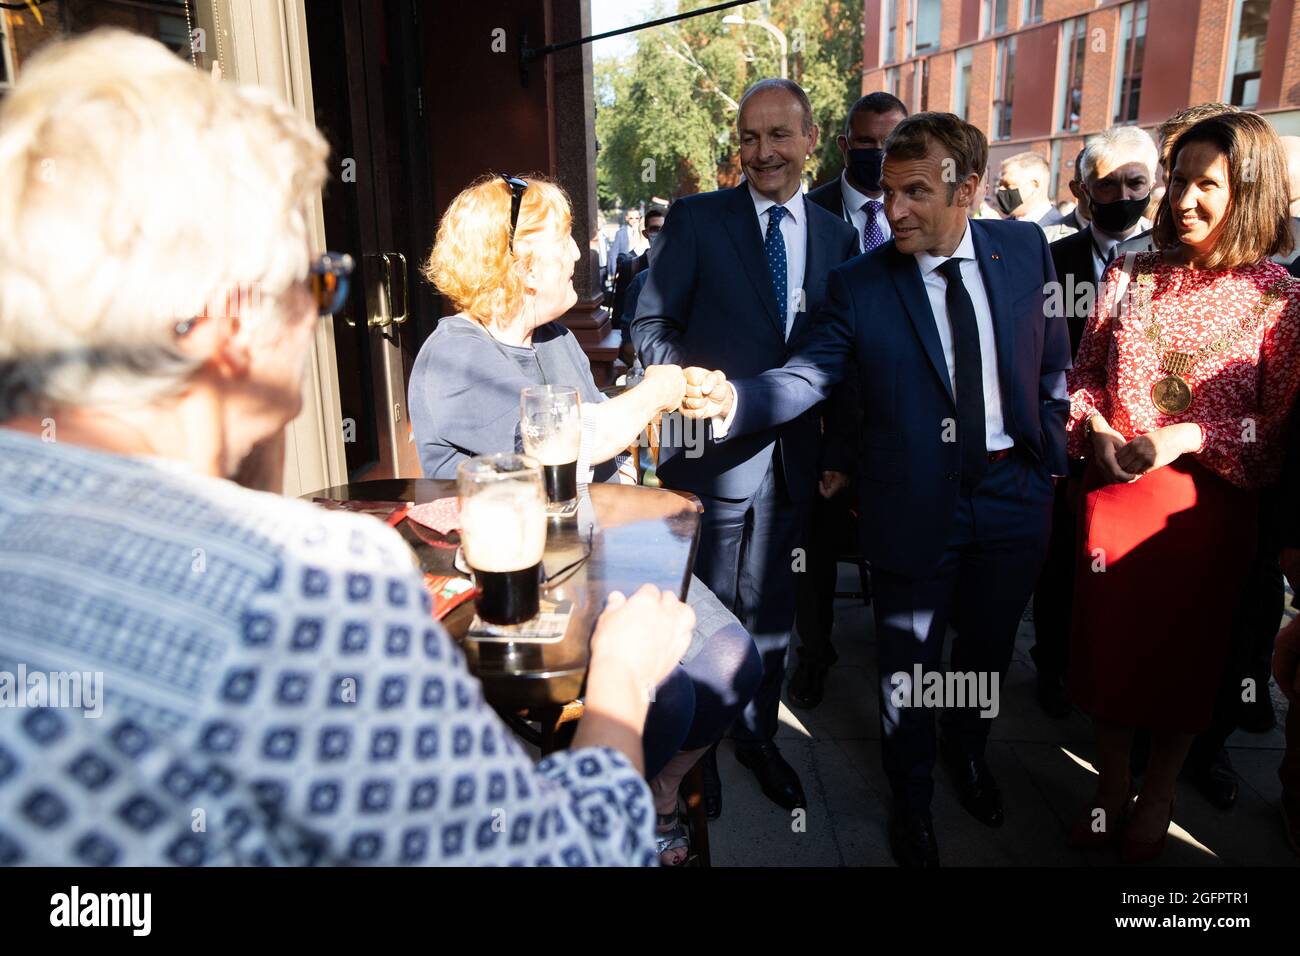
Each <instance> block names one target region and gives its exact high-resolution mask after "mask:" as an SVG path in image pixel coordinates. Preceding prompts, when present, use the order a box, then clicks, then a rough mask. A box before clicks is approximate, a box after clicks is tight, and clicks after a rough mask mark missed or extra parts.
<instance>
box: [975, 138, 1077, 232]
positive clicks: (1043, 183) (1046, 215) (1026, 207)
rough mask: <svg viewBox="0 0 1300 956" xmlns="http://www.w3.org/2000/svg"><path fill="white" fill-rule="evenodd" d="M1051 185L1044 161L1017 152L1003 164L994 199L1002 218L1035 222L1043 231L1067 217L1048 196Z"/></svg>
mask: <svg viewBox="0 0 1300 956" xmlns="http://www.w3.org/2000/svg"><path fill="white" fill-rule="evenodd" d="M1051 182H1052V167H1051V166H1049V165H1048V164H1047V160H1045V159H1044V158H1043V157H1042V156H1040V155H1039V154H1038V153H1035V152H1034V151H1033V150H1027V151H1026V152H1023V153H1016V154H1015V155H1014V156H1008V157H1007V158H1006V159H1004V160H1003V161H1002V168H1001V171H1000V172H999V174H998V186H997V190H996V191H995V192H994V193H993V199H994V201H995V202H996V203H997V207H998V209H999V210H1001V212H1002V215H1004V216H1006V217H1008V218H1010V219H1023V220H1025V221H1026V222H1036V223H1038V224H1039V225H1040V226H1042V227H1043V228H1044V229H1046V228H1047V227H1048V226H1055V225H1058V224H1059V223H1061V222H1063V221H1064V220H1065V219H1066V218H1067V217H1066V216H1063V215H1061V213H1060V211H1059V210H1058V209H1057V208H1056V207H1055V206H1054V205H1052V200H1051V198H1050V197H1049V196H1048V195H1047V190H1048V187H1049V186H1050V185H1051Z"/></svg>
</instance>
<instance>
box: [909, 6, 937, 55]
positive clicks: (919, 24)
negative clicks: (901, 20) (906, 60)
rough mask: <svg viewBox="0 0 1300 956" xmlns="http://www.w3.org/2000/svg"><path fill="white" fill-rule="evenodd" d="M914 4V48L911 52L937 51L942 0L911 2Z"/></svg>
mask: <svg viewBox="0 0 1300 956" xmlns="http://www.w3.org/2000/svg"><path fill="white" fill-rule="evenodd" d="M912 2H913V3H914V4H915V7H914V8H913V9H914V14H915V20H916V34H915V36H916V46H915V48H914V49H913V50H912V53H913V54H914V55H915V54H917V53H925V52H927V51H930V50H937V49H939V23H940V20H941V18H942V15H943V0H912Z"/></svg>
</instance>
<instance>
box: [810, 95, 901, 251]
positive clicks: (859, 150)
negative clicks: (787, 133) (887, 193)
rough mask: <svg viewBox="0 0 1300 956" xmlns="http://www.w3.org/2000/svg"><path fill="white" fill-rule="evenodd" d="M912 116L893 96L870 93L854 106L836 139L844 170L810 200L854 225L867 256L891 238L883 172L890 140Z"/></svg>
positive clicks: (816, 191) (859, 245)
mask: <svg viewBox="0 0 1300 956" xmlns="http://www.w3.org/2000/svg"><path fill="white" fill-rule="evenodd" d="M906 118H907V107H906V106H904V105H903V101H902V100H900V99H899V98H898V97H897V96H892V95H891V94H889V93H885V92H876V93H868V94H867V95H866V96H864V97H862V98H861V99H860V100H858V101H857V102H856V103H854V104H853V106H852V107H850V109H849V115H848V118H847V119H846V120H845V121H844V132H843V133H841V134H840V135H839V136H838V137H836V140H835V142H836V145H838V146H839V148H840V155H841V156H842V157H844V172H843V173H841V174H840V176H839V178H838V179H835V180H832V181H831V182H829V183H826V184H825V185H824V186H818V187H817V188H816V189H813V190H810V191H809V193H808V199H809V200H810V201H812V202H815V203H817V205H819V206H821V207H822V208H823V209H828V210H830V211H831V212H833V213H835V215H837V216H839V217H840V218H841V219H843V220H844V221H845V222H847V223H849V225H851V226H853V228H854V229H855V230H856V231H857V233H858V247H859V249H860V250H861V251H862V252H870V251H871V250H872V249H874V248H875V247H876V246H878V245H881V244H883V243H884V242H885V241H886V240H887V239H889V237H890V231H889V222H888V221H887V220H886V219H885V210H884V200H883V198H882V197H883V195H884V194H883V193H882V192H881V189H880V168H881V163H882V162H883V160H884V155H885V151H884V145H885V138H886V137H888V136H889V134H890V133H892V132H893V131H894V127H895V126H897V125H898V124H899V123H901V122H902V121H903V120H905V119H906Z"/></svg>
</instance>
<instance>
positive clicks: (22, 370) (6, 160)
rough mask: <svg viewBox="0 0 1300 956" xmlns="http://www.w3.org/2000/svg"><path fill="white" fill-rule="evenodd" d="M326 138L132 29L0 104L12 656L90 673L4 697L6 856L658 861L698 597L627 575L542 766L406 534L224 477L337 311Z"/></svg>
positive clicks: (1, 399)
mask: <svg viewBox="0 0 1300 956" xmlns="http://www.w3.org/2000/svg"><path fill="white" fill-rule="evenodd" d="M326 153H327V147H326V144H325V142H324V140H323V139H322V138H321V137H320V135H319V134H318V133H317V132H316V130H314V129H313V128H312V127H311V125H310V124H309V123H308V122H306V121H305V120H303V119H301V118H300V117H298V116H297V115H296V114H294V113H293V112H291V111H290V110H289V109H288V108H287V107H285V106H284V105H282V104H280V103H277V102H274V101H273V100H272V99H271V98H270V97H269V96H268V95H267V94H266V93H265V91H261V90H257V89H252V88H248V89H244V88H239V87H236V86H233V85H231V84H227V83H221V82H219V81H216V80H214V79H212V78H211V77H210V76H208V75H206V74H204V73H200V72H197V71H195V70H193V69H192V68H190V67H189V66H188V65H187V64H185V63H184V62H182V61H181V60H180V59H179V58H178V57H176V56H174V55H173V54H172V53H170V52H169V51H168V50H166V49H165V48H164V47H163V46H162V45H161V44H158V43H155V42H153V41H150V40H145V39H141V38H139V37H134V36H131V35H129V34H126V33H122V32H115V31H114V32H102V33H95V34H91V35H89V36H86V37H82V38H79V39H76V40H73V41H70V42H67V43H57V44H53V45H51V46H49V47H48V48H46V49H45V50H43V51H42V52H41V53H40V54H38V55H37V56H36V57H33V58H32V60H31V61H30V62H29V63H27V64H25V66H24V69H23V74H22V76H21V77H20V78H19V80H18V83H17V85H16V86H15V87H14V88H13V89H12V90H10V91H9V93H8V94H7V96H6V97H5V99H4V101H3V103H2V104H0V670H3V671H7V672H9V673H11V674H13V673H19V668H26V673H27V674H28V675H29V680H30V678H31V677H32V676H35V675H37V674H54V675H57V674H62V675H65V676H67V677H68V678H71V677H77V678H78V679H79V680H78V685H79V686H80V688H81V693H80V694H79V695H78V696H77V697H76V698H75V699H73V700H68V701H61V702H60V703H61V704H62V706H57V707H56V706H41V705H39V702H38V701H35V700H33V701H31V702H30V706H24V707H12V706H10V707H0V865H6V864H39V865H69V864H87V865H95V866H107V865H112V864H121V865H133V866H138V865H159V864H169V863H174V864H183V865H198V864H240V863H256V864H273V863H286V864H349V865H352V864H384V865H431V864H451V865H460V866H465V865H475V864H494V865H554V866H572V865H634V864H635V865H640V864H650V865H654V864H657V863H658V852H657V847H656V838H655V833H654V815H653V813H652V812H651V807H652V801H651V794H650V789H649V787H647V786H646V783H645V780H644V776H643V774H644V764H643V752H642V751H643V748H642V743H641V732H642V728H643V726H644V722H645V717H646V710H647V707H646V703H645V701H644V697H643V694H642V693H641V692H640V691H639V690H638V688H642V687H645V686H647V685H653V684H654V683H655V682H657V681H660V680H662V679H663V678H664V676H665V675H667V674H668V673H669V672H670V671H671V670H672V669H673V668H674V667H675V666H676V663H677V661H678V659H680V657H681V656H682V653H683V651H684V650H685V648H686V646H687V644H688V642H689V639H690V631H691V627H692V624H693V621H694V615H693V613H692V612H691V610H690V609H689V608H688V607H686V606H685V605H683V604H682V603H681V602H679V601H678V600H677V599H676V597H674V596H673V595H671V594H659V593H658V592H657V591H656V590H655V589H654V588H652V587H648V586H647V587H645V588H642V589H641V590H639V591H638V592H637V593H636V594H634V595H632V596H631V597H628V598H623V597H622V596H620V595H612V596H611V598H610V601H609V607H608V608H607V609H606V611H605V613H604V614H602V615H601V617H600V619H599V621H598V623H597V626H596V633H595V635H594V637H593V638H592V649H591V669H590V673H589V676H588V683H587V698H586V700H587V715H586V716H585V717H584V718H583V720H582V723H581V725H580V726H579V728H578V731H577V735H576V736H575V738H574V741H573V746H572V748H571V749H570V750H568V751H566V752H563V753H558V754H554V755H552V756H550V757H548V758H546V759H545V760H543V761H542V762H541V763H538V764H536V765H534V764H533V762H532V760H530V759H529V757H528V755H527V754H526V753H525V752H524V750H523V748H522V747H521V746H520V745H519V744H518V742H517V741H516V740H515V738H514V736H513V735H512V734H511V733H510V731H509V730H508V729H507V728H506V726H505V725H504V724H503V723H502V722H501V720H500V719H499V718H498V717H497V716H496V714H495V713H494V712H493V711H492V709H491V708H490V707H488V706H487V705H486V704H485V702H484V700H483V694H482V690H481V688H480V686H479V683H478V681H477V680H476V679H475V678H474V677H473V676H472V675H471V674H470V673H469V672H468V671H467V670H466V667H465V660H464V657H463V656H462V655H461V653H460V651H459V649H458V648H457V647H456V645H455V644H454V643H453V642H452V641H451V640H450V639H449V638H448V637H447V634H446V633H445V632H444V631H443V629H442V627H441V626H440V625H439V624H438V623H437V622H436V621H435V620H433V619H432V617H431V615H430V601H429V599H428V596H427V595H426V594H425V591H424V589H423V585H422V581H421V577H420V574H419V571H418V569H417V568H416V566H415V563H414V558H413V555H412V554H411V552H410V550H409V549H408V548H407V547H406V546H405V544H404V543H403V541H402V540H401V538H400V537H399V536H398V535H397V533H396V532H395V531H393V530H392V529H391V528H388V527H385V526H384V525H383V524H382V523H381V522H378V521H375V520H373V519H372V518H368V517H365V516H362V515H353V514H343V513H337V512H327V511H324V510H322V509H320V508H317V507H314V506H313V505H310V504H308V503H307V502H304V501H294V500H289V499H285V498H282V497H280V496H278V495H272V494H266V493H261V492H256V491H251V490H249V489H247V488H242V487H239V486H238V485H236V484H234V483H233V482H231V481H229V480H227V476H229V475H231V474H233V473H234V472H235V469H236V467H237V466H238V465H239V464H240V462H241V460H243V459H244V458H245V456H246V455H248V453H249V450H250V449H252V448H253V447H254V446H255V445H257V444H258V443H259V442H263V441H264V440H266V439H267V438H268V437H271V436H275V435H277V434H279V433H280V432H281V431H282V429H283V428H284V426H285V424H286V423H287V422H289V421H290V420H291V419H292V418H293V417H294V416H295V415H297V414H298V411H299V409H300V407H301V403H302V390H303V372H304V370H305V368H306V364H307V361H308V358H309V356H310V349H311V342H312V339H313V336H314V334H315V331H316V328H317V325H318V323H319V322H320V321H321V313H323V312H328V311H330V309H331V308H333V307H336V305H337V303H336V302H333V301H331V299H332V298H334V296H332V295H328V294H326V293H328V292H329V291H330V289H331V288H332V283H331V282H330V281H328V280H326V279H325V277H326V276H330V277H332V278H333V279H342V278H344V277H345V272H346V270H345V269H341V268H340V265H339V259H338V258H337V257H335V258H323V259H317V260H315V262H314V261H313V257H312V256H311V254H310V251H309V245H308V242H309V238H310V236H311V233H312V230H311V228H310V226H309V223H310V221H311V219H310V217H309V213H308V210H309V209H310V203H311V202H312V200H313V197H314V196H316V195H317V193H318V191H319V189H320V186H321V183H322V182H323V180H324V179H325V175H326V166H325V158H326ZM313 279H319V280H321V281H318V282H315V283H314V282H313V281H312V280H313ZM253 292H256V293H257V294H255V295H254V294H250V293H253ZM229 301H239V302H241V303H243V305H241V307H240V308H239V310H238V314H234V313H233V312H232V311H231V310H230V309H228V308H227V302H229ZM96 675H99V677H102V681H100V680H99V677H97V676H96ZM67 684H68V685H69V686H71V681H70V680H69V681H68V682H67ZM49 703H51V704H52V703H53V701H50V702H49ZM88 718H89V719H88ZM196 808H199V809H202V811H203V824H204V825H203V826H202V827H198V826H196V825H195V824H196V823H197V822H198V817H197V816H196V814H197V812H198V810H197V809H196Z"/></svg>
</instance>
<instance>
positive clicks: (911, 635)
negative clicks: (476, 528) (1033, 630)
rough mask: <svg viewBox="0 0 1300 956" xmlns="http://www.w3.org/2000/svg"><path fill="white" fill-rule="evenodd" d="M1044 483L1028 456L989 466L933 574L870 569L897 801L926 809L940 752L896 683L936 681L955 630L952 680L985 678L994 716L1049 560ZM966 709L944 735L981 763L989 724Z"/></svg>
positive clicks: (967, 493)
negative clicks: (918, 676) (920, 678)
mask: <svg viewBox="0 0 1300 956" xmlns="http://www.w3.org/2000/svg"><path fill="white" fill-rule="evenodd" d="M1050 483H1051V479H1050V478H1049V477H1048V476H1047V474H1046V472H1045V471H1044V470H1043V469H1042V467H1041V466H1040V465H1039V464H1038V463H1037V462H1035V461H1033V460H1032V458H1030V457H1029V456H1028V455H1026V454H1024V453H1020V452H1015V453H1013V454H1011V455H1009V456H1008V457H1006V458H1004V459H1002V460H1001V461H998V462H994V463H991V464H990V465H989V466H988V471H987V472H986V473H985V475H984V476H983V478H982V479H981V480H980V481H979V483H978V484H977V485H976V486H975V487H974V488H973V489H965V488H964V489H963V490H962V491H961V493H960V494H959V495H958V500H957V507H956V513H955V515H954V519H953V526H952V531H951V532H950V534H949V537H948V541H947V542H946V544H945V547H944V550H943V555H942V557H941V558H940V559H939V563H938V565H937V566H936V567H935V568H934V569H933V571H931V572H930V573H929V574H927V575H925V576H924V577H911V576H907V575H902V574H896V573H892V572H888V571H883V570H880V569H878V568H875V567H874V566H873V571H872V598H873V604H874V608H875V619H876V647H877V658H878V663H879V668H880V721H881V738H882V751H883V755H884V764H885V773H886V774H887V775H888V777H889V781H890V785H891V787H892V789H893V791H894V798H895V800H896V801H900V802H902V803H906V804H908V805H910V806H911V807H913V808H914V809H918V810H924V809H927V808H928V807H929V805H930V799H931V797H932V795H933V793H934V781H933V779H932V772H933V769H934V763H935V756H936V751H937V745H936V735H935V726H934V714H933V712H932V708H930V707H926V706H912V705H911V701H910V699H909V698H907V697H906V696H905V695H904V694H903V693H902V689H903V688H905V687H906V686H908V684H907V683H906V682H904V681H903V679H902V677H901V676H900V677H896V676H895V675H906V677H907V679H908V680H911V679H912V678H913V677H914V674H915V668H916V666H917V665H920V667H921V670H922V673H923V674H930V673H934V672H940V673H941V672H942V668H943V643H944V638H945V636H946V635H947V632H948V628H949V625H951V626H952V628H953V630H954V632H955V636H954V638H953V643H952V654H951V661H952V666H951V670H952V671H954V672H960V673H962V674H966V675H974V676H975V677H976V678H980V677H981V675H982V679H983V680H984V681H986V682H987V684H986V686H987V687H989V688H990V689H994V688H996V691H997V694H998V696H997V697H996V698H993V699H994V700H996V701H997V702H998V706H1000V701H1001V681H1002V678H1003V677H1004V676H1005V675H1006V670H1007V667H1008V666H1009V664H1010V663H1011V653H1012V650H1013V649H1014V647H1015V641H1016V631H1017V629H1018V627H1019V625H1020V619H1021V616H1022V614H1023V612H1024V609H1025V605H1026V604H1027V603H1028V601H1029V596H1030V594H1031V593H1032V592H1033V589H1034V582H1035V581H1036V580H1037V579H1038V572H1039V568H1040V566H1041V564H1042V561H1043V556H1044V554H1045V553H1046V550H1047V539H1048V534H1049V530H1050V522H1051V512H1052V488H1051V484H1050ZM870 493H872V494H880V493H881V491H880V490H879V489H870ZM915 690H916V692H917V696H918V697H919V694H920V688H915ZM944 703H945V704H946V705H952V704H955V703H956V702H955V701H951V700H946V701H944ZM966 703H967V704H968V706H966V707H963V708H958V707H956V706H947V707H946V709H945V712H944V719H943V724H944V735H945V736H946V737H947V738H949V739H950V740H952V741H953V742H954V743H955V744H957V745H958V746H959V747H960V748H962V750H964V751H965V752H966V753H967V754H969V755H970V756H972V757H977V758H978V757H983V755H984V747H985V743H986V742H987V740H988V733H989V727H990V725H991V723H992V720H991V717H981V716H980V710H981V708H980V707H979V706H978V704H972V702H971V701H969V699H968V700H967V702H966ZM990 709H994V708H990Z"/></svg>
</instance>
